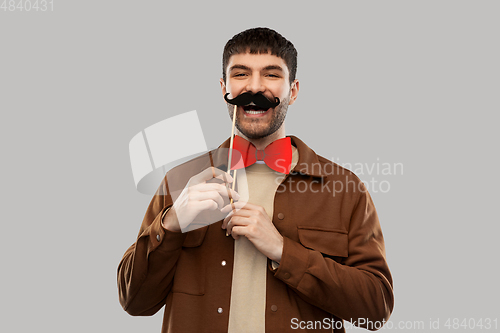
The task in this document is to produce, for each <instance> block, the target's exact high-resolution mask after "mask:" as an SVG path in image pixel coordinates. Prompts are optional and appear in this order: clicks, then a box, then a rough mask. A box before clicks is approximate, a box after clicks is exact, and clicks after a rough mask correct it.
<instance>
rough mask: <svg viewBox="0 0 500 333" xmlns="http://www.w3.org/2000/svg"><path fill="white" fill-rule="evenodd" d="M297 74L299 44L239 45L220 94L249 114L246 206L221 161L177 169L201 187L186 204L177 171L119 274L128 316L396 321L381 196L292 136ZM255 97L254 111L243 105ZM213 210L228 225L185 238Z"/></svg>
mask: <svg viewBox="0 0 500 333" xmlns="http://www.w3.org/2000/svg"><path fill="white" fill-rule="evenodd" d="M296 69H297V51H296V50H295V47H294V46H293V44H292V43H291V42H289V41H288V40H286V39H285V38H284V37H282V36H281V35H280V34H278V33H277V32H275V31H273V30H271V29H267V28H255V29H249V30H246V31H243V32H241V33H239V34H237V35H235V36H234V37H233V38H232V39H231V40H230V41H228V43H227V44H226V46H225V48H224V53H223V77H222V79H221V80H220V85H221V90H222V95H223V96H226V101H228V104H227V105H228V111H229V115H230V117H231V118H232V117H233V112H234V105H233V104H235V105H237V108H236V119H235V123H236V136H235V139H234V148H235V149H236V150H238V151H239V152H241V154H242V163H235V164H233V165H235V167H234V168H235V169H238V168H245V172H246V178H247V183H248V198H247V199H248V200H244V201H243V200H238V199H239V197H240V195H239V193H238V191H233V190H229V189H228V188H227V187H226V185H227V184H230V183H232V181H233V178H232V176H231V175H230V174H228V173H225V172H224V171H222V170H220V169H217V168H214V166H215V165H214V163H213V158H212V157H213V156H216V155H217V152H211V153H210V154H208V156H209V157H210V162H211V163H210V164H208V165H209V166H210V165H211V167H208V168H202V167H201V165H203V163H201V164H200V165H197V167H196V168H193V167H192V166H193V165H195V164H196V161H199V159H195V160H193V161H192V162H188V163H186V164H183V165H181V166H179V167H178V169H177V172H179V171H180V173H181V174H182V175H189V178H188V176H186V181H185V182H179V183H180V184H184V183H185V187H184V189H183V190H182V191H181V193H180V195H179V196H178V198H176V200H174V199H173V197H172V191H173V188H174V187H175V185H174V184H173V183H175V182H176V180H177V179H178V178H179V177H174V176H172V175H170V177H169V175H167V176H166V177H165V181H164V182H163V183H162V185H161V186H160V188H159V190H158V193H157V194H156V195H155V196H154V198H153V200H152V201H151V204H150V206H149V208H148V210H147V212H146V215H145V217H144V220H143V222H142V225H141V229H140V232H139V237H138V239H137V241H136V243H135V244H133V245H132V246H131V247H130V248H129V249H128V250H127V252H126V253H125V255H124V257H123V259H122V261H121V263H120V266H119V268H118V287H119V292H120V302H121V304H122V306H123V307H124V309H125V310H126V311H127V312H128V313H130V314H132V315H152V314H154V313H156V312H157V311H158V310H159V309H161V308H162V307H163V306H165V310H164V311H165V313H164V321H163V329H162V332H237V333H241V332H252V333H261V332H295V331H297V330H307V331H308V332H344V328H343V320H348V321H351V322H352V323H353V324H355V325H358V326H360V327H364V328H367V329H371V330H373V329H378V328H380V327H381V325H382V324H383V323H384V322H385V321H386V320H387V319H388V318H389V316H390V314H391V312H392V308H393V303H394V299H393V292H392V278H391V274H390V271H389V268H388V265H387V262H386V260H385V249H384V240H383V236H382V231H381V228H380V224H379V221H378V217H377V213H376V211H375V207H374V205H373V202H372V200H371V198H370V195H369V194H368V192H367V191H366V188H365V187H364V185H363V183H362V182H361V181H360V180H359V178H357V177H356V176H355V175H354V174H353V173H352V172H350V171H348V170H346V169H343V168H342V167H340V166H338V165H337V164H335V163H333V162H331V161H329V160H327V159H325V158H323V157H321V156H319V155H317V154H316V153H315V152H314V151H313V150H312V149H311V148H309V147H308V146H307V145H306V144H305V143H304V142H302V141H301V140H300V139H298V138H297V137H294V136H286V132H285V117H286V115H287V110H288V107H289V106H290V105H292V104H293V103H294V102H295V101H296V99H297V96H298V93H299V82H298V80H297V79H296V78H295V75H296ZM227 96H231V98H228V97H227ZM247 96H250V97H249V98H251V100H252V101H255V102H251V103H244V102H243V103H240V102H237V101H241V100H244V98H246V97H247ZM262 96H264V97H265V99H264V100H263V97H262ZM243 97H244V98H243ZM266 100H269V102H267V101H266ZM261 101H263V102H261ZM274 101H279V103H278V104H273V102H274ZM269 103H271V104H269ZM276 103H277V102H276ZM263 105H265V106H263ZM268 105H273V107H267V106H268ZM228 147H229V140H227V141H226V142H224V143H223V144H222V145H221V147H220V148H221V149H222V148H228ZM226 158H227V155H226ZM236 164H238V165H236ZM198 169H199V171H201V172H193V171H194V170H198ZM169 173H171V172H169ZM191 174H193V175H192V176H191ZM233 176H235V174H234V173H233ZM181 178H182V177H181ZM214 178H215V179H217V180H219V181H214V180H215V179H214ZM235 178H236V179H238V176H235ZM221 179H222V180H224V181H222V180H221ZM169 181H170V183H169ZM230 198H232V199H234V200H235V202H234V203H231V204H230V203H229V199H230ZM207 211H220V213H221V214H222V216H225V217H223V218H221V219H220V220H218V221H217V222H215V223H210V224H209V223H207V224H209V225H207V226H204V227H201V228H196V229H194V230H192V231H189V232H181V231H184V230H185V229H184V227H185V226H189V225H191V224H194V221H195V219H196V218H197V217H199V216H203V214H204V213H206V212H207ZM226 215H227V216H226Z"/></svg>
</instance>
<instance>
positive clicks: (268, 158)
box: [231, 135, 292, 174]
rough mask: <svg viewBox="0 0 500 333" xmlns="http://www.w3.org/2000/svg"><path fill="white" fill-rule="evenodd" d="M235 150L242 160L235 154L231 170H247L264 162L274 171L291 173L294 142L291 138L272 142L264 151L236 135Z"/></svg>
mask: <svg viewBox="0 0 500 333" xmlns="http://www.w3.org/2000/svg"><path fill="white" fill-rule="evenodd" d="M233 148H234V149H235V150H237V151H238V152H240V153H241V159H239V158H238V157H236V156H235V155H234V154H233V156H232V161H231V165H232V167H231V170H235V169H241V168H246V167H247V166H249V165H252V164H254V163H255V162H257V161H264V163H266V165H267V166H268V167H270V168H271V169H273V170H274V171H278V172H281V173H284V174H288V173H289V172H290V165H291V163H292V142H291V140H290V138H282V139H278V140H276V141H273V142H271V143H270V144H269V145H268V146H267V147H266V148H265V149H264V150H258V149H257V148H256V147H255V146H254V145H253V143H251V142H249V141H247V140H245V139H243V138H242V137H240V136H238V135H235V136H234V144H233Z"/></svg>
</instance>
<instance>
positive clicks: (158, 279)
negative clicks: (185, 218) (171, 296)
mask: <svg viewBox="0 0 500 333" xmlns="http://www.w3.org/2000/svg"><path fill="white" fill-rule="evenodd" d="M171 206H172V198H171V196H170V195H169V194H168V193H167V185H166V181H164V182H163V183H162V185H161V186H160V188H159V189H158V191H157V193H156V194H155V196H154V197H153V199H152V200H151V203H150V205H149V207H148V209H147V211H146V214H145V216H144V220H143V221H142V225H141V228H140V231H139V236H138V238H137V240H136V242H135V243H134V244H133V245H132V246H131V247H130V248H129V249H128V250H127V251H126V252H125V254H124V256H123V258H122V260H121V262H120V264H119V266H118V293H119V299H120V304H121V305H122V307H123V309H124V310H125V311H127V312H128V313H129V314H131V315H136V316H148V315H153V314H155V313H156V312H157V311H158V310H160V309H161V307H162V306H163V305H164V304H165V300H166V297H167V295H168V293H169V292H170V290H171V288H172V281H173V277H174V273H175V267H176V263H177V259H178V258H179V255H180V252H181V247H182V243H183V242H184V239H185V237H186V234H184V233H181V232H178V233H177V232H170V231H168V230H165V229H164V228H163V227H162V226H161V219H162V216H163V214H164V213H165V212H166V210H167V209H169V208H170V207H171Z"/></svg>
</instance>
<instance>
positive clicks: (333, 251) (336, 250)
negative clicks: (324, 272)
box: [298, 226, 349, 257]
mask: <svg viewBox="0 0 500 333" xmlns="http://www.w3.org/2000/svg"><path fill="white" fill-rule="evenodd" d="M298 234H299V241H300V243H301V244H302V245H304V246H305V247H307V248H309V249H312V250H316V251H319V252H321V253H323V254H326V255H328V256H334V257H347V256H348V252H349V251H348V236H347V231H343V230H336V229H335V230H334V229H323V228H315V227H301V226H299V227H298Z"/></svg>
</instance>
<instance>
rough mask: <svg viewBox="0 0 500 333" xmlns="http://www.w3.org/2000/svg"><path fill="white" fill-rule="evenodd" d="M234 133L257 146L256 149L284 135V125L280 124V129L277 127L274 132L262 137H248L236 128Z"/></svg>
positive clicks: (263, 147)
mask: <svg viewBox="0 0 500 333" xmlns="http://www.w3.org/2000/svg"><path fill="white" fill-rule="evenodd" d="M283 125H284V124H283ZM236 135H238V136H241V137H242V138H244V139H246V140H248V141H250V142H251V143H252V144H253V145H254V146H255V148H257V149H258V150H264V149H265V148H266V147H267V146H268V145H269V144H270V143H271V142H274V141H276V140H279V139H282V138H284V137H286V135H285V126H281V127H280V129H278V130H277V131H276V132H274V133H273V134H271V135H268V136H266V137H263V138H258V139H250V138H248V137H246V136H245V135H244V134H243V133H241V132H240V131H239V130H238V129H236Z"/></svg>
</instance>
